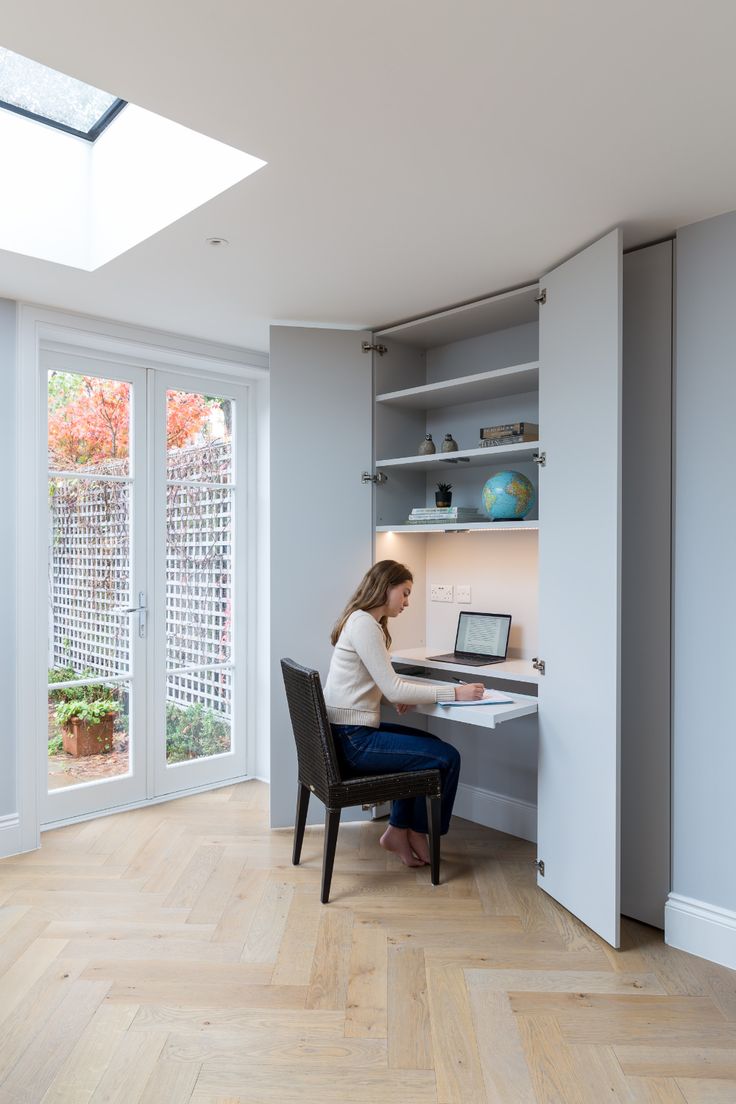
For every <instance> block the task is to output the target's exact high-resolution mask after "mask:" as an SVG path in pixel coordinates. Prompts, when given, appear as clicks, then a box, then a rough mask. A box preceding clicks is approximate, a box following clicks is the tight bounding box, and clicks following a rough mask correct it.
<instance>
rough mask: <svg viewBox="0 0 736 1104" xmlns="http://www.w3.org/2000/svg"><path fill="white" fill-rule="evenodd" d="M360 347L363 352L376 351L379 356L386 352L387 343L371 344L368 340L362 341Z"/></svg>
mask: <svg viewBox="0 0 736 1104" xmlns="http://www.w3.org/2000/svg"><path fill="white" fill-rule="evenodd" d="M361 348H362V350H363V352H364V353H378V355H379V356H385V355H386V353H387V352H388V346H387V345H371V343H370V341H364V342H363V344H362V345H361Z"/></svg>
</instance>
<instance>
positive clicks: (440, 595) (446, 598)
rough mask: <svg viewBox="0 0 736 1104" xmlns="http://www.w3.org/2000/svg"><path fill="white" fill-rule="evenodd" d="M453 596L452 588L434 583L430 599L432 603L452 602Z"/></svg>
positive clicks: (430, 591) (430, 590)
mask: <svg viewBox="0 0 736 1104" xmlns="http://www.w3.org/2000/svg"><path fill="white" fill-rule="evenodd" d="M452 595H453V588H452V587H451V586H443V585H442V584H441V583H432V586H431V587H430V589H429V598H430V601H431V602H451V601H452Z"/></svg>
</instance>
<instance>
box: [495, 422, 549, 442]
mask: <svg viewBox="0 0 736 1104" xmlns="http://www.w3.org/2000/svg"><path fill="white" fill-rule="evenodd" d="M509 433H534V434H538V433H539V426H538V425H537V424H536V423H535V422H506V423H505V424H504V425H495V426H481V429H480V437H481V440H483V439H484V438H485V437H505V436H506V435H507V434H509Z"/></svg>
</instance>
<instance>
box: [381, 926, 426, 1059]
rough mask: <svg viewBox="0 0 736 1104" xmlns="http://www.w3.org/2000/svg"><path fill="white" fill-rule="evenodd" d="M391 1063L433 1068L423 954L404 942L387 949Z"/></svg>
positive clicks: (389, 1057) (417, 948)
mask: <svg viewBox="0 0 736 1104" xmlns="http://www.w3.org/2000/svg"><path fill="white" fill-rule="evenodd" d="M388 1064H389V1066H390V1067H391V1069H428V1070H429V1069H433V1068H434V1061H433V1056H432V1026H431V1022H430V1015H429V997H428V995H427V971H426V967H425V962H424V951H423V950H422V949H421V947H410V946H408V945H407V944H405V943H399V944H396V943H392V942H389V947H388Z"/></svg>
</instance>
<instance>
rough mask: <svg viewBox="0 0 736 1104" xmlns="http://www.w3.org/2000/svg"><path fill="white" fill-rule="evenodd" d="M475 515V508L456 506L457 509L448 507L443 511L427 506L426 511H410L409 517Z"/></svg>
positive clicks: (419, 509) (440, 508)
mask: <svg viewBox="0 0 736 1104" xmlns="http://www.w3.org/2000/svg"><path fill="white" fill-rule="evenodd" d="M477 513H478V511H477V510H476V508H475V506H458V507H457V509H456V508H455V507H454V506H450V507H449V509H443V508H442V507H441V506H438V507H437V508H436V509H433V508H432V507H431V506H428V507H427V508H426V509H421V508H417V509H415V510H412V512H411V517H463V516H467V517H471V516H472V515H473V514H477Z"/></svg>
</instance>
